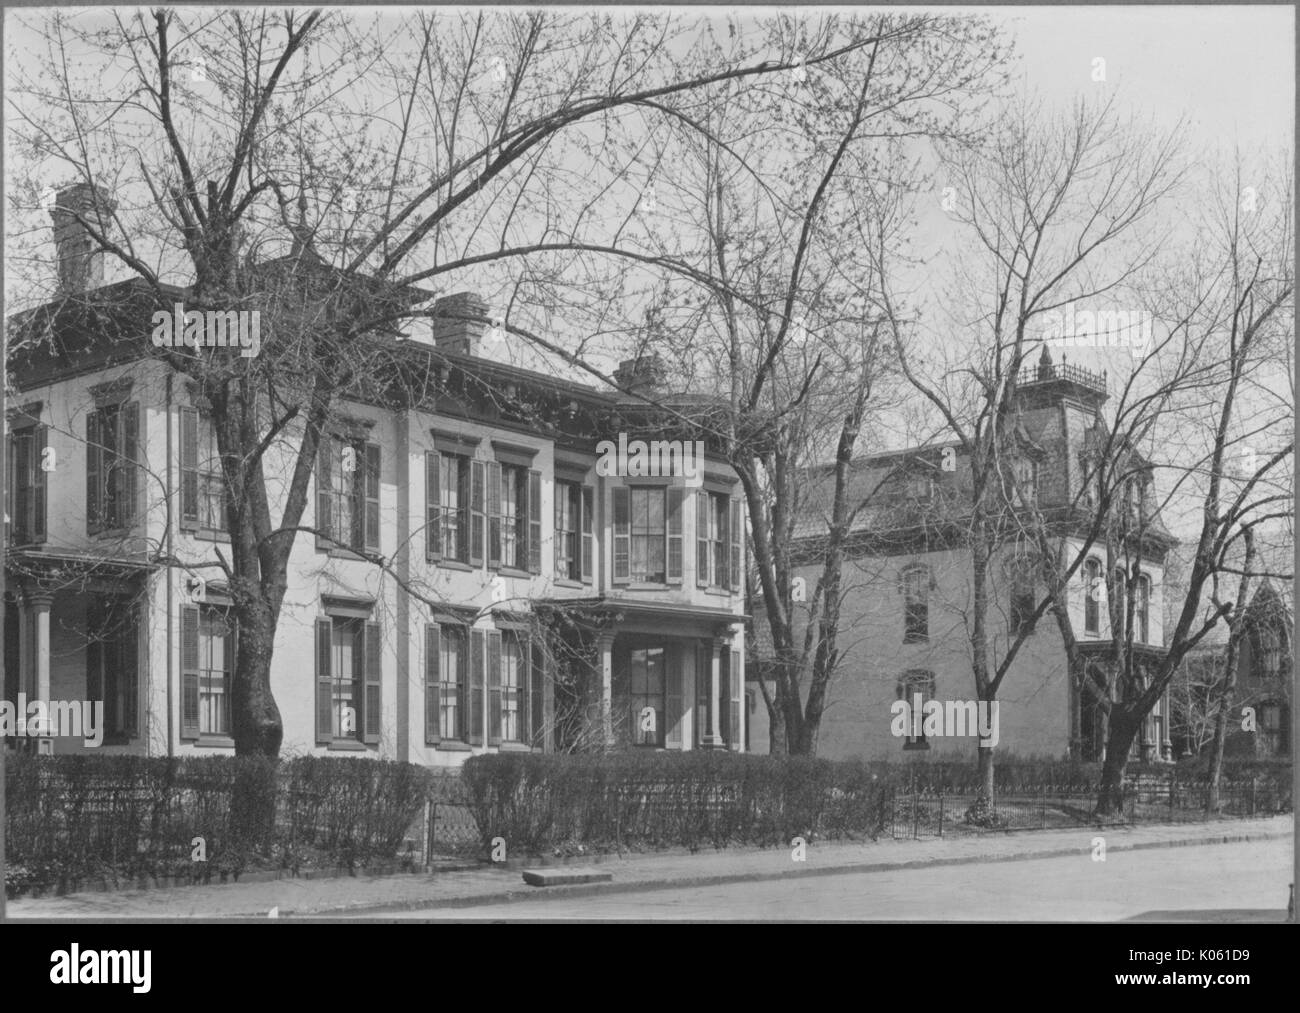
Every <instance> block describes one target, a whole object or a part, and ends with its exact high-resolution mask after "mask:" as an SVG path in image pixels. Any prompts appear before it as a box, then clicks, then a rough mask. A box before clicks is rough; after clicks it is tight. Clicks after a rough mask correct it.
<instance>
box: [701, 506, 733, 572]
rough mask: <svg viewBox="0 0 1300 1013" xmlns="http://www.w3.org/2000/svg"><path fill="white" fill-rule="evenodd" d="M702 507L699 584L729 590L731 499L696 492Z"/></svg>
mask: <svg viewBox="0 0 1300 1013" xmlns="http://www.w3.org/2000/svg"><path fill="white" fill-rule="evenodd" d="M696 495H697V496H699V497H700V502H701V504H702V507H701V509H700V510H699V511H698V514H697V518H696V520H697V522H698V524H699V525H700V530H699V531H697V532H696V546H697V552H696V560H695V565H696V566H697V567H698V568H699V576H700V583H702V584H707V585H708V586H710V587H727V586H729V585H728V582H729V580H730V563H729V560H728V558H727V553H728V551H729V549H730V547H731V538H730V535H729V532H728V524H729V520H730V518H729V511H730V499H731V497H729V496H725V495H723V494H722V493H717V492H704V491H703V490H701V491H700V492H698V493H696Z"/></svg>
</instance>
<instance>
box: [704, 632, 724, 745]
mask: <svg viewBox="0 0 1300 1013" xmlns="http://www.w3.org/2000/svg"><path fill="white" fill-rule="evenodd" d="M729 646H730V640H729V638H726V637H721V636H715V637H714V638H713V639H712V640H711V641H710V643H709V647H710V651H709V672H708V680H709V727H708V728H706V729H705V731H704V736H703V738H701V740H700V745H701V746H703V747H704V748H705V749H721V748H722V712H721V711H720V710H719V707H720V706H721V705H722V701H721V696H722V652H723V651H725V650H727V648H728V647H729Z"/></svg>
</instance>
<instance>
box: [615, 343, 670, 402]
mask: <svg viewBox="0 0 1300 1013" xmlns="http://www.w3.org/2000/svg"><path fill="white" fill-rule="evenodd" d="M667 378H668V370H667V368H666V367H665V366H664V360H663V356H661V355H660V354H659V353H658V352H656V353H654V354H653V355H638V356H637V357H636V358H635V359H624V360H623V361H622V362H620V363H619V364H618V369H616V370H614V382H615V383H617V384H618V385H619V386H620V387H622V388H624V389H625V390H628V391H631V392H632V393H633V394H649V393H650V392H651V391H653V390H657V389H659V388H661V387H663V385H664V381H665V380H666V379H667Z"/></svg>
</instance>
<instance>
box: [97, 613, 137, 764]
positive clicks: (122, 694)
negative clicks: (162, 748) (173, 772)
mask: <svg viewBox="0 0 1300 1013" xmlns="http://www.w3.org/2000/svg"><path fill="white" fill-rule="evenodd" d="M136 624H137V620H136V610H135V608H134V606H133V605H132V603H131V602H130V601H129V600H126V599H115V598H107V599H106V598H103V597H99V596H94V597H92V598H91V599H90V605H89V608H88V612H87V627H88V629H87V631H86V634H87V635H86V693H87V696H88V698H89V699H90V700H91V701H92V702H93V701H98V700H102V701H103V702H104V734H105V735H106V736H111V737H114V738H119V739H120V738H134V737H135V736H136V735H138V734H139V722H138V714H139V684H138V681H137V671H138V664H137V661H138V659H137V654H136V643H137V625H136Z"/></svg>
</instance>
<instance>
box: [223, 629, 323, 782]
mask: <svg viewBox="0 0 1300 1013" xmlns="http://www.w3.org/2000/svg"><path fill="white" fill-rule="evenodd" d="M238 617H239V649H238V651H237V652H236V658H235V678H234V686H233V687H232V688H233V691H234V692H233V699H232V701H231V712H232V715H231V716H232V719H233V721H232V723H233V724H234V729H233V738H234V740H235V755H236V756H271V757H275V756H279V755H280V743H281V742H282V741H283V740H284V724H283V722H282V721H281V719H280V708H279V707H278V706H277V705H276V702H275V697H274V696H273V695H272V694H271V658H272V655H273V650H274V643H275V623H274V621H273V620H272V619H271V618H270V616H269V615H268V614H267V612H266V610H265V608H256V607H253V608H241V609H238ZM312 660H313V659H311V658H309V659H308V661H307V667H308V669H309V670H308V671H307V672H305V673H299V674H300V675H301V676H302V677H303V679H304V680H305V681H306V682H307V683H309V684H310V686H311V692H312V694H313V701H314V699H315V696H314V694H315V689H316V687H315V684H316V680H315V674H314V672H312V671H310V667H311V665H312ZM312 713H313V714H314V713H315V707H314V706H313V708H312Z"/></svg>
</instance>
